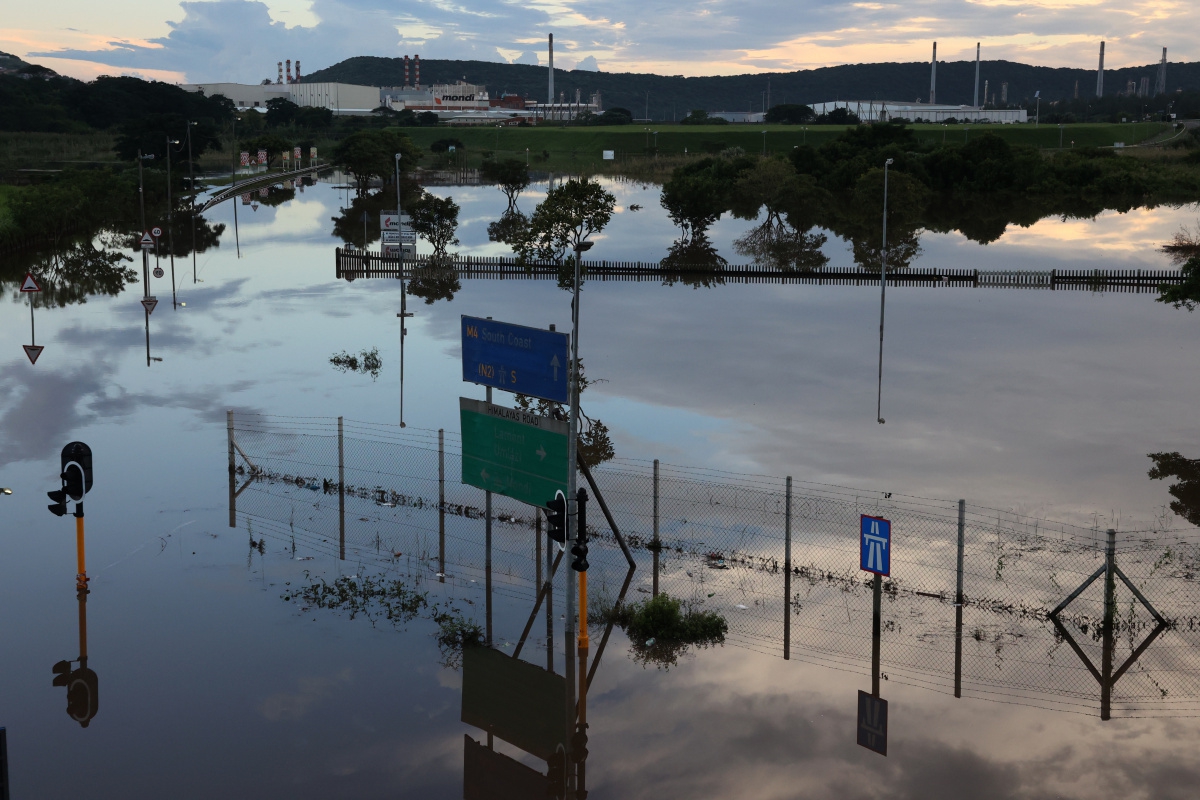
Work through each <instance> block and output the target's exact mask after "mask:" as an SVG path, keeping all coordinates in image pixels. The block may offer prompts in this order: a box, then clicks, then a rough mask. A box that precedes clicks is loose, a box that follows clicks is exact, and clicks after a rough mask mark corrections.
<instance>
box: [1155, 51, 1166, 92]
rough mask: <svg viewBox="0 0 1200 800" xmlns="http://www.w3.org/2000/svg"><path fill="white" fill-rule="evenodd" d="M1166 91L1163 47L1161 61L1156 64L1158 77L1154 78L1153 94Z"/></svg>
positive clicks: (1164, 52)
mask: <svg viewBox="0 0 1200 800" xmlns="http://www.w3.org/2000/svg"><path fill="white" fill-rule="evenodd" d="M1166 93H1167V48H1165V47H1164V48H1163V54H1162V62H1161V63H1160V64H1159V65H1158V77H1157V78H1155V79H1154V95H1155V97H1157V96H1158V95H1160V94H1166Z"/></svg>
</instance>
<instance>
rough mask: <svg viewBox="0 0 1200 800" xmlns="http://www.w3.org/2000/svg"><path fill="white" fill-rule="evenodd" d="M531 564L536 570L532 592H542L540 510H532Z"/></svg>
mask: <svg viewBox="0 0 1200 800" xmlns="http://www.w3.org/2000/svg"><path fill="white" fill-rule="evenodd" d="M533 564H534V566H535V567H536V568H537V579H536V580H535V581H534V587H535V588H534V591H536V592H540V591H541V590H542V510H541V509H540V508H534V509H533Z"/></svg>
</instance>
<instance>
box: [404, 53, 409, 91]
mask: <svg viewBox="0 0 1200 800" xmlns="http://www.w3.org/2000/svg"><path fill="white" fill-rule="evenodd" d="M408 85H409V84H408V56H405V57H404V86H405V88H407V87H408Z"/></svg>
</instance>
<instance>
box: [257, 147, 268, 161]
mask: <svg viewBox="0 0 1200 800" xmlns="http://www.w3.org/2000/svg"><path fill="white" fill-rule="evenodd" d="M258 163H260V164H265V163H267V151H266V150H259V151H258Z"/></svg>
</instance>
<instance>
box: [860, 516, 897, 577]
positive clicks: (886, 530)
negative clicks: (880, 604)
mask: <svg viewBox="0 0 1200 800" xmlns="http://www.w3.org/2000/svg"><path fill="white" fill-rule="evenodd" d="M859 531H860V533H859V543H858V544H859V547H858V566H859V569H862V570H865V571H866V572H874V573H875V574H876V575H884V576H888V575H891V574H892V523H891V522H889V521H888V520H886V519H884V518H883V517H868V516H867V515H866V514H863V515H862V519H861V521H860V523H859Z"/></svg>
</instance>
